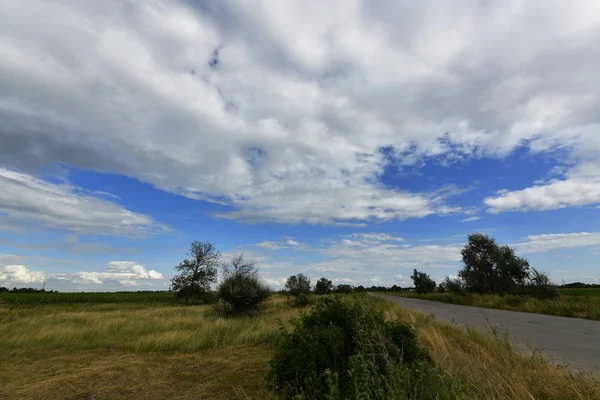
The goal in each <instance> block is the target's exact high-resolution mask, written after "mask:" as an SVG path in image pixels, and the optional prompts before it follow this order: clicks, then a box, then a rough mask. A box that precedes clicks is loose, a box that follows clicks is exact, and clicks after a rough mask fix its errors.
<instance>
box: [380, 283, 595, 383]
mask: <svg viewBox="0 0 600 400" xmlns="http://www.w3.org/2000/svg"><path fill="white" fill-rule="evenodd" d="M371 294H372V295H374V296H377V297H382V298H385V299H386V300H389V301H392V302H394V303H397V304H399V305H401V306H402V307H405V308H408V309H411V310H418V311H421V312H423V313H425V314H434V315H435V316H436V317H437V318H438V319H439V320H441V321H445V322H451V323H456V324H458V325H468V326H472V327H476V328H479V329H484V330H485V329H486V328H487V327H489V326H490V325H492V326H496V327H497V328H498V329H499V330H500V331H501V332H503V331H508V333H509V334H510V337H511V338H512V340H513V343H514V344H515V346H516V347H517V348H519V349H520V350H522V351H528V350H529V348H530V347H529V346H528V345H527V343H529V344H530V345H531V346H532V347H533V348H535V349H537V350H540V351H541V352H542V354H544V355H545V356H546V357H548V358H550V359H552V360H553V361H554V362H555V363H557V364H561V365H568V366H569V367H571V368H577V369H587V370H591V371H594V372H595V373H600V321H590V320H586V319H578V318H566V317H555V316H552V315H543V314H532V313H524V312H517V311H505V310H494V309H490V308H480V307H470V306H461V305H456V304H447V303H439V302H435V301H428V300H420V299H409V298H404V297H396V296H388V295H382V294H378V293H371Z"/></svg>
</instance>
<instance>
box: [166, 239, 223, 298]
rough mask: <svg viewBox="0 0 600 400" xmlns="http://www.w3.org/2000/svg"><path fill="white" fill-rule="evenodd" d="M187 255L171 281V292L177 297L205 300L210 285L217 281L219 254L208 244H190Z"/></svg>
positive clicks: (177, 267) (176, 268)
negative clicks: (187, 257) (188, 257)
mask: <svg viewBox="0 0 600 400" xmlns="http://www.w3.org/2000/svg"><path fill="white" fill-rule="evenodd" d="M188 255H189V256H190V257H191V259H185V260H183V261H182V262H181V263H180V264H179V265H178V266H176V267H175V270H176V271H177V272H179V274H176V275H175V276H173V278H172V279H171V290H172V291H174V292H176V293H177V295H178V296H180V297H183V298H185V301H186V302H187V301H189V300H190V299H193V298H195V299H199V300H205V301H206V300H207V298H208V294H209V293H210V285H211V283H215V282H216V281H217V268H218V266H219V259H220V258H221V253H219V252H218V251H217V250H216V248H215V246H214V245H213V244H212V243H210V242H199V241H195V242H192V244H191V246H190V251H189V253H188Z"/></svg>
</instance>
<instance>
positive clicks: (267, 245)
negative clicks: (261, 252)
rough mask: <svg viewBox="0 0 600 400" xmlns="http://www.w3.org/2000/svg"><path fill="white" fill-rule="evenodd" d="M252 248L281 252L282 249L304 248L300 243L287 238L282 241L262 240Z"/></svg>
mask: <svg viewBox="0 0 600 400" xmlns="http://www.w3.org/2000/svg"><path fill="white" fill-rule="evenodd" d="M253 246H255V247H260V248H262V249H267V250H283V249H301V248H303V247H304V244H303V243H300V242H298V241H296V240H294V239H291V238H287V239H285V240H283V241H273V240H263V241H262V242H259V243H256V244H254V245H253Z"/></svg>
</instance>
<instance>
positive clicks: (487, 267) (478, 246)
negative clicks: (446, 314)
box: [458, 233, 529, 294]
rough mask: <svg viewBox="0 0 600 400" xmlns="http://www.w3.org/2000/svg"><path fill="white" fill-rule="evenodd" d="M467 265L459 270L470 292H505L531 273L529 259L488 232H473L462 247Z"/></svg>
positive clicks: (520, 283) (522, 282)
mask: <svg viewBox="0 0 600 400" xmlns="http://www.w3.org/2000/svg"><path fill="white" fill-rule="evenodd" d="M461 255H462V259H463V263H464V268H463V269H461V270H460V271H459V273H458V276H460V277H461V278H462V279H463V280H464V282H465V287H466V289H467V290H468V291H469V292H477V293H480V294H484V293H497V294H504V293H510V292H513V291H515V290H516V289H517V288H519V287H521V286H523V284H524V283H525V281H526V279H527V278H528V277H529V262H528V261H527V260H526V259H524V258H521V257H518V256H517V255H515V252H514V250H513V249H512V248H510V247H509V246H498V244H497V243H496V241H495V240H494V239H492V238H490V237H489V236H487V235H484V234H481V233H475V234H472V235H469V241H468V243H467V244H466V245H465V247H464V248H463V249H462V250H461Z"/></svg>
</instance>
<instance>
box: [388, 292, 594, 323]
mask: <svg viewBox="0 0 600 400" xmlns="http://www.w3.org/2000/svg"><path fill="white" fill-rule="evenodd" d="M571 290H573V291H575V293H571ZM580 290H584V291H586V292H585V295H583V294H581V293H580V292H578V291H580ZM386 294H390V295H393V296H399V297H412V298H419V299H424V300H432V301H439V302H443V303H451V304H461V305H466V306H475V307H484V308H496V309H501V310H511V311H523V312H531V313H538V314H548V315H558V316H562V317H574V318H585V319H593V320H600V295H598V291H597V289H591V290H590V289H567V290H561V291H560V295H559V296H558V297H557V298H556V299H552V300H550V299H536V298H534V297H531V296H517V295H504V296H499V295H491V294H488V295H479V294H471V295H465V296H461V295H454V294H450V293H430V294H416V293H414V292H398V293H386Z"/></svg>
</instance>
